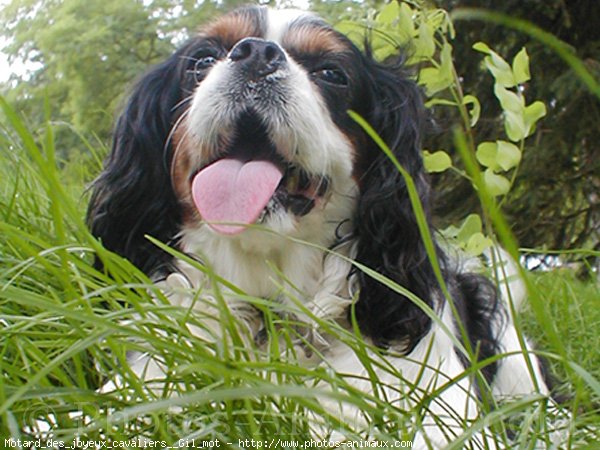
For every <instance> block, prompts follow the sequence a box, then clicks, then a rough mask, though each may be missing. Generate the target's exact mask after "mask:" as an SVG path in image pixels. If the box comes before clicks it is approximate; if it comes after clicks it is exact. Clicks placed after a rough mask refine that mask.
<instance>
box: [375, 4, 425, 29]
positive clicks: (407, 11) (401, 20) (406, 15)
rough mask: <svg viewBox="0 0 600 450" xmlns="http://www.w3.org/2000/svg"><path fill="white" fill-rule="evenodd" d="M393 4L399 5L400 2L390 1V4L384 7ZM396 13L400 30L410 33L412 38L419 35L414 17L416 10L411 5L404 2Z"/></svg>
mask: <svg viewBox="0 0 600 450" xmlns="http://www.w3.org/2000/svg"><path fill="white" fill-rule="evenodd" d="M392 4H395V5H398V2H390V3H389V4H388V6H386V7H384V8H383V9H386V8H387V7H389V6H390V5H392ZM395 14H396V17H397V19H398V22H397V23H398V29H399V30H400V32H401V33H403V34H405V35H408V36H409V37H411V38H412V37H415V36H416V35H417V32H416V30H415V24H414V19H413V16H414V12H413V10H412V9H411V8H410V6H408V4H407V3H405V2H403V3H402V4H401V5H400V7H399V8H398V9H397V12H396V13H395Z"/></svg>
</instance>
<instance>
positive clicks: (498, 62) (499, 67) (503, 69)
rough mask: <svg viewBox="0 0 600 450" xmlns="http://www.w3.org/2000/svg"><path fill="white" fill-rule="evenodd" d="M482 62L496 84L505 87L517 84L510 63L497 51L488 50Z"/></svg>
mask: <svg viewBox="0 0 600 450" xmlns="http://www.w3.org/2000/svg"><path fill="white" fill-rule="evenodd" d="M483 62H484V63H485V66H486V67H487V69H488V70H489V71H490V72H491V73H492V76H493V77H494V78H495V79H496V83H497V84H500V85H502V86H505V87H513V86H515V85H516V84H517V83H516V82H515V77H514V75H513V72H512V69H511V67H510V65H509V64H508V63H507V62H506V61H505V60H504V59H503V58H502V57H501V56H500V55H498V54H497V53H495V52H493V51H491V50H490V54H489V55H488V56H486V57H485V58H484V59H483Z"/></svg>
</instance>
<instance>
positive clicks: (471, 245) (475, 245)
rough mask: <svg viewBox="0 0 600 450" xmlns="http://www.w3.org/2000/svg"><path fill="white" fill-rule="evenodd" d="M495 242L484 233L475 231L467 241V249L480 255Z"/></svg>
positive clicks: (472, 253)
mask: <svg viewBox="0 0 600 450" xmlns="http://www.w3.org/2000/svg"><path fill="white" fill-rule="evenodd" d="M493 244H494V243H493V241H492V240H491V239H490V238H489V237H487V236H485V235H484V234H483V233H474V234H473V235H472V236H471V237H470V238H469V240H468V241H467V245H466V246H465V251H466V252H467V253H469V254H471V255H473V256H479V255H481V254H482V253H483V252H484V250H486V249H488V248H490V247H491V246H492V245H493Z"/></svg>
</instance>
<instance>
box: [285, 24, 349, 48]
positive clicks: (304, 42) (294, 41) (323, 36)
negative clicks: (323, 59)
mask: <svg viewBox="0 0 600 450" xmlns="http://www.w3.org/2000/svg"><path fill="white" fill-rule="evenodd" d="M281 44H282V46H283V47H284V48H285V49H292V50H294V51H295V52H298V53H301V54H319V53H342V52H345V51H347V50H348V47H347V45H346V44H345V43H344V42H343V41H341V40H340V39H339V38H338V36H337V34H336V33H335V31H333V30H331V29H328V28H320V27H317V26H314V25H300V26H295V27H292V28H291V29H290V30H288V31H287V32H286V33H285V35H284V36H283V38H282V42H281Z"/></svg>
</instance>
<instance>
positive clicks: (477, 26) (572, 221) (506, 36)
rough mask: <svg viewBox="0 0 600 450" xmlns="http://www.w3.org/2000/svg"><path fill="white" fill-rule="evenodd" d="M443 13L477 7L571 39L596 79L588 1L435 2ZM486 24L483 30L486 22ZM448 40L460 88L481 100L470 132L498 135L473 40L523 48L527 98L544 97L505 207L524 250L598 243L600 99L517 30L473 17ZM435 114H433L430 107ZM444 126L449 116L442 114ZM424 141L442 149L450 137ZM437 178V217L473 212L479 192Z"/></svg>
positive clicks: (594, 29) (597, 53) (595, 22)
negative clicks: (475, 128) (529, 75)
mask: <svg viewBox="0 0 600 450" xmlns="http://www.w3.org/2000/svg"><path fill="white" fill-rule="evenodd" d="M436 3H437V4H438V5H439V6H441V7H443V8H446V9H449V10H450V11H452V10H454V9H455V8H458V7H472V6H473V7H483V8H488V9H490V10H495V11H498V12H503V13H505V14H508V15H511V16H513V17H519V18H522V19H526V20H529V21H531V22H532V23H534V24H536V25H538V26H539V27H541V28H542V29H545V30H547V31H550V32H552V33H554V34H555V35H556V36H557V37H558V38H560V39H562V40H563V41H565V42H566V43H567V44H569V45H570V46H571V47H572V49H573V51H574V52H575V53H576V55H577V56H578V57H579V58H580V59H582V60H583V61H584V63H585V65H586V67H587V68H588V70H589V71H590V72H592V73H594V74H595V75H596V77H597V78H598V79H600V15H598V14H597V5H595V4H594V3H595V2H591V1H583V2H581V1H580V2H576V1H564V0H550V1H548V0H544V1H542V0H527V1H522V0H507V1H504V2H494V1H493V0H477V1H474V0H439V1H437V2H436ZM484 25H485V26H484ZM455 26H456V39H455V41H454V42H453V47H454V59H455V61H459V67H460V71H461V76H463V77H464V88H465V91H467V92H476V93H477V95H478V97H479V100H480V101H481V105H482V112H481V116H482V119H481V121H480V124H484V125H485V127H483V129H481V128H482V127H481V126H479V128H480V131H479V132H480V135H479V136H478V138H481V139H486V138H487V137H488V136H489V137H497V136H499V135H501V133H502V120H501V115H500V109H499V108H498V103H497V101H496V99H495V98H494V96H493V90H492V89H491V84H492V79H491V77H490V76H489V75H486V73H485V70H484V69H483V68H482V67H481V64H480V58H474V57H473V55H474V51H473V50H472V48H471V47H472V45H473V44H474V43H476V42H478V41H484V42H486V43H488V44H490V46H492V47H493V48H495V49H496V50H498V51H499V53H501V54H503V55H506V56H507V57H511V58H512V57H513V56H514V55H515V54H516V53H517V52H518V50H519V49H520V48H521V47H522V46H523V45H526V47H527V51H528V52H529V55H530V58H531V66H532V72H533V79H534V82H533V83H531V85H528V86H527V87H526V91H525V95H526V96H527V97H531V98H536V99H542V100H543V101H544V102H545V104H546V106H547V108H548V114H547V117H546V118H545V119H544V120H543V121H542V123H541V125H540V126H539V127H538V129H537V131H536V135H535V137H534V138H532V139H530V141H529V142H530V144H529V147H528V148H527V149H526V150H525V152H524V159H523V162H522V163H521V166H520V169H519V172H518V176H517V179H516V182H515V188H514V189H513V190H512V192H511V194H510V196H509V197H508V199H507V202H506V203H505V205H504V210H505V212H506V213H507V214H508V216H509V221H510V223H511V224H512V225H513V231H514V232H515V234H516V236H517V237H518V239H519V241H520V244H521V245H522V246H524V247H531V248H534V247H537V248H539V247H547V248H553V249H574V248H581V247H587V248H596V249H598V247H599V245H600V195H599V194H598V193H599V192H600V146H598V142H600V127H598V123H600V101H599V100H598V98H597V97H595V96H594V95H593V94H591V93H590V92H589V91H588V90H587V89H586V88H585V86H584V85H583V83H582V82H580V81H579V80H578V78H577V77H576V76H574V74H573V73H572V71H571V70H570V68H569V67H568V66H567V65H566V64H565V63H564V62H563V61H562V60H560V59H559V58H558V56H557V55H555V54H554V53H553V52H552V51H550V50H549V49H548V48H547V47H545V46H544V45H542V44H541V43H539V42H535V41H529V40H528V37H527V36H525V35H523V34H522V33H517V32H513V31H511V30H507V29H506V28H504V27H500V26H493V25H490V24H482V23H481V22H468V21H467V22H457V23H455ZM438 112H439V111H438ZM439 119H440V120H439V123H440V124H441V125H442V128H443V127H444V126H445V125H446V124H452V123H455V119H456V118H455V117H453V116H448V115H447V112H445V111H442V112H441V114H440V116H439ZM431 145H432V146H435V145H441V146H446V148H448V147H451V146H452V143H451V140H450V138H449V136H448V135H443V136H441V137H438V139H437V141H436V140H434V143H432V144H431ZM436 181H437V185H438V186H437V187H438V191H439V192H440V195H439V196H438V202H437V213H438V215H439V216H440V217H443V218H444V222H445V223H450V222H455V221H456V220H457V219H458V218H459V217H464V215H466V214H467V212H469V211H472V210H473V209H475V208H476V203H477V198H476V195H475V194H474V193H473V191H472V189H471V187H470V186H469V185H468V183H465V182H463V181H461V180H457V179H456V178H451V177H449V176H442V177H440V178H439V179H437V180H436Z"/></svg>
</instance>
